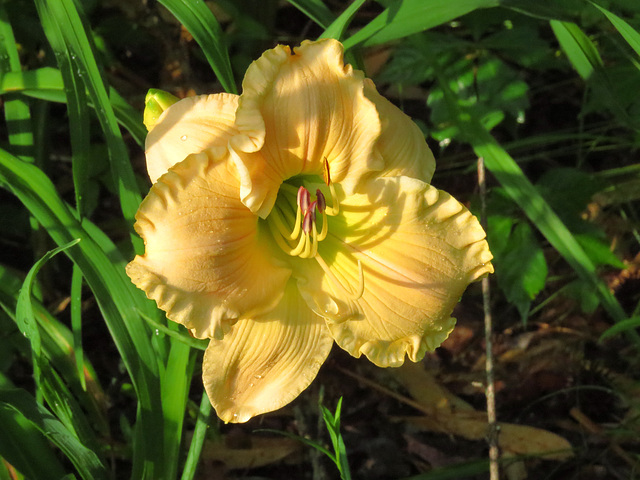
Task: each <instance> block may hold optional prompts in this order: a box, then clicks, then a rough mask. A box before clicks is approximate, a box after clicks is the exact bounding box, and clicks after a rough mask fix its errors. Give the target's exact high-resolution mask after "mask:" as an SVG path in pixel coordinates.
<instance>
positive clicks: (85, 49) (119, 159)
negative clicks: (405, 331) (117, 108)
mask: <svg viewBox="0 0 640 480" xmlns="http://www.w3.org/2000/svg"><path fill="white" fill-rule="evenodd" d="M35 1H36V7H37V10H38V14H39V16H40V21H41V24H42V27H43V29H44V32H45V35H46V36H47V39H48V41H49V43H50V44H51V47H52V48H53V51H54V52H55V53H56V57H57V58H58V60H59V62H61V63H62V65H61V71H62V73H63V80H64V81H65V82H66V81H67V79H66V78H64V76H65V75H64V68H62V67H64V65H65V64H66V63H67V62H68V64H69V65H70V66H71V68H72V70H71V75H72V76H73V77H74V84H76V83H77V84H78V85H79V84H81V83H84V85H85V88H86V89H87V92H88V96H89V98H90V99H91V101H92V102H93V104H94V105H95V107H96V108H95V112H96V115H97V117H98V121H99V122H100V126H101V128H102V131H103V134H104V136H105V140H106V143H107V150H108V153H109V163H110V166H111V174H112V176H113V181H114V184H115V185H116V188H117V191H118V197H119V200H120V207H121V209H122V213H123V215H124V218H125V219H126V220H127V223H128V224H129V225H133V219H134V217H135V213H136V211H137V209H138V206H139V205H140V202H141V201H142V197H141V196H140V192H139V189H138V184H137V182H136V179H135V176H134V174H133V169H132V167H131V163H130V161H129V154H128V152H127V148H126V146H125V144H124V141H123V139H122V135H121V133H120V129H119V127H118V122H117V121H116V118H115V115H114V113H113V109H112V107H111V103H110V101H109V95H108V90H107V88H106V84H105V82H104V81H103V78H102V75H101V72H100V69H99V67H98V63H97V61H96V58H95V56H94V54H93V48H92V45H91V42H90V39H89V37H88V36H87V32H86V30H85V27H84V23H83V19H82V18H81V16H80V14H79V12H78V9H77V8H76V6H75V4H74V3H73V0H59V1H56V2H48V1H46V0H35ZM131 241H132V243H133V246H134V249H135V250H136V251H142V250H143V244H142V240H141V239H140V237H138V236H137V235H136V234H135V233H134V232H133V231H131Z"/></svg>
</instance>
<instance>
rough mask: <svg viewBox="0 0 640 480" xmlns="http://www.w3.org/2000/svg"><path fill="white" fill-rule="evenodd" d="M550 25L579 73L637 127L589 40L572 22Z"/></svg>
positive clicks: (618, 113) (616, 110)
mask: <svg viewBox="0 0 640 480" xmlns="http://www.w3.org/2000/svg"><path fill="white" fill-rule="evenodd" d="M550 24H551V29H552V30H553V33H554V34H555V36H556V38H557V39H558V42H559V43H560V47H561V48H562V50H563V51H564V53H565V54H566V55H567V58H568V59H569V61H570V62H571V64H572V65H573V67H574V68H575V69H576V71H577V72H578V74H579V75H580V76H581V77H582V78H583V79H584V80H585V81H589V82H590V84H591V85H592V86H593V87H594V90H595V92H596V94H597V95H601V96H602V98H603V99H604V100H605V101H606V102H607V104H608V105H607V106H608V107H609V109H610V110H611V111H612V112H613V113H614V114H615V115H616V116H617V117H618V119H619V120H620V121H621V122H623V123H624V124H625V125H627V126H628V127H629V128H633V129H634V130H638V129H639V128H640V125H638V124H637V122H635V121H634V120H633V119H632V118H631V117H630V116H629V114H628V113H627V112H626V111H625V110H624V108H622V106H621V102H620V101H619V100H618V98H617V97H616V96H615V94H614V89H613V87H612V85H611V82H610V81H609V78H608V76H607V74H606V71H605V68H604V63H603V61H602V58H601V57H600V53H599V52H598V49H597V48H596V46H595V45H594V44H593V42H592V41H591V39H589V37H588V36H587V35H586V34H585V33H584V32H583V31H582V30H581V29H580V27H578V25H576V24H575V23H571V22H560V21H558V20H551V22H550Z"/></svg>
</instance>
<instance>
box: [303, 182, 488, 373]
mask: <svg viewBox="0 0 640 480" xmlns="http://www.w3.org/2000/svg"><path fill="white" fill-rule="evenodd" d="M367 190H368V195H365V194H362V195H352V196H349V197H346V198H344V199H343V201H342V202H341V204H340V208H341V212H342V213H341V214H340V215H339V216H337V217H334V218H333V219H332V221H331V223H330V225H329V236H328V237H327V238H326V239H325V240H324V241H323V242H321V243H320V247H319V253H320V256H321V259H322V260H323V261H324V262H325V263H326V265H327V267H328V272H326V271H324V272H323V270H322V269H321V268H320V267H319V266H317V265H314V262H313V261H311V260H307V263H305V264H304V266H302V264H300V263H297V264H294V274H293V275H294V276H295V277H296V278H298V279H299V282H298V284H299V288H300V290H301V293H302V295H303V297H304V298H305V299H306V300H307V303H308V304H309V306H310V307H311V308H312V309H313V310H314V311H316V312H317V313H318V314H320V315H323V316H325V317H326V318H327V325H328V327H329V329H330V330H331V333H332V335H333V337H334V339H335V340H336V342H337V343H338V345H340V346H341V347H342V348H343V349H345V350H346V351H348V352H349V353H350V354H351V355H353V356H355V357H359V356H360V355H361V354H364V355H366V356H367V357H368V358H369V360H371V361H372V362H373V363H375V364H376V365H378V366H383V367H386V366H399V365H401V364H402V363H403V362H404V357H405V354H406V355H407V356H408V357H409V358H410V359H411V360H412V361H418V360H420V359H421V358H422V357H423V356H424V354H425V352H426V351H429V350H433V349H435V348H436V347H438V346H439V345H440V344H441V343H442V341H443V340H444V339H445V338H446V337H447V336H448V334H449V333H450V331H451V330H452V329H453V326H454V324H455V320H454V319H452V318H450V315H451V312H452V310H453V307H454V306H455V305H456V303H457V302H458V300H459V298H460V296H461V295H462V293H463V292H464V290H465V288H466V287H467V285H468V284H469V283H470V282H473V281H475V280H477V279H479V278H480V277H482V276H484V275H485V274H487V273H490V272H492V271H493V267H492V265H491V263H490V261H491V258H492V255H491V253H490V251H489V247H488V245H487V242H486V241H485V240H484V238H485V233H484V231H483V229H482V227H481V226H480V224H479V223H478V221H477V219H476V218H475V217H474V216H473V215H471V213H470V212H469V211H468V210H467V209H466V208H465V207H464V206H462V205H461V204H460V203H459V202H457V201H456V200H455V199H454V198H453V197H451V196H450V195H449V194H447V193H445V192H443V191H440V190H437V189H436V188H434V187H432V186H430V185H428V184H426V183H423V182H421V181H419V180H416V179H413V178H408V177H386V178H379V179H376V180H372V181H370V182H369V183H368V185H367ZM358 262H360V263H361V265H362V270H363V275H362V277H360V275H359V271H358ZM332 277H333V278H332ZM361 281H364V293H363V294H362V296H360V297H358V289H359V283H360V282H361Z"/></svg>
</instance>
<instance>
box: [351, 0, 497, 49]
mask: <svg viewBox="0 0 640 480" xmlns="http://www.w3.org/2000/svg"><path fill="white" fill-rule="evenodd" d="M499 3H500V2H499V0H458V1H456V2H443V1H442V0H397V1H396V2H394V3H393V4H392V5H391V6H390V7H388V8H386V9H385V10H384V11H383V12H382V13H381V14H380V15H378V16H377V17H376V18H374V19H373V20H371V21H370V22H369V23H368V24H367V25H365V26H364V27H362V28H361V29H360V30H358V31H357V32H356V33H354V34H353V35H352V36H351V37H349V38H347V39H346V40H345V41H344V42H343V43H344V47H345V49H349V48H352V47H354V46H356V45H360V44H361V45H363V46H372V45H379V44H381V43H386V42H389V41H392V40H397V39H398V38H403V37H406V36H408V35H412V34H414V33H418V32H422V31H424V30H428V29H430V28H433V27H436V26H438V25H442V24H443V23H446V22H450V21H451V20H454V19H456V18H458V17H460V16H462V15H465V14H467V13H470V12H473V11H474V10H477V9H479V8H489V7H496V6H498V4H499Z"/></svg>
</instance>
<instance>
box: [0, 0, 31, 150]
mask: <svg viewBox="0 0 640 480" xmlns="http://www.w3.org/2000/svg"><path fill="white" fill-rule="evenodd" d="M0 38H1V39H2V41H1V42H0V77H2V78H3V77H4V76H5V75H6V74H7V73H10V72H20V71H21V70H22V66H21V65H20V57H19V55H18V47H17V46H16V40H15V37H14V36H13V29H12V28H11V24H10V23H9V16H8V15H7V11H6V9H5V7H4V5H3V4H0ZM3 107H4V118H5V120H6V122H7V133H8V134H9V144H10V145H11V149H12V151H13V152H14V153H15V154H16V155H17V156H19V157H20V158H21V159H23V160H26V161H29V162H33V157H34V153H33V148H34V143H33V131H32V129H31V125H30V124H31V111H30V108H29V102H28V101H27V100H25V99H23V98H12V99H7V100H5V102H4V105H3Z"/></svg>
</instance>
